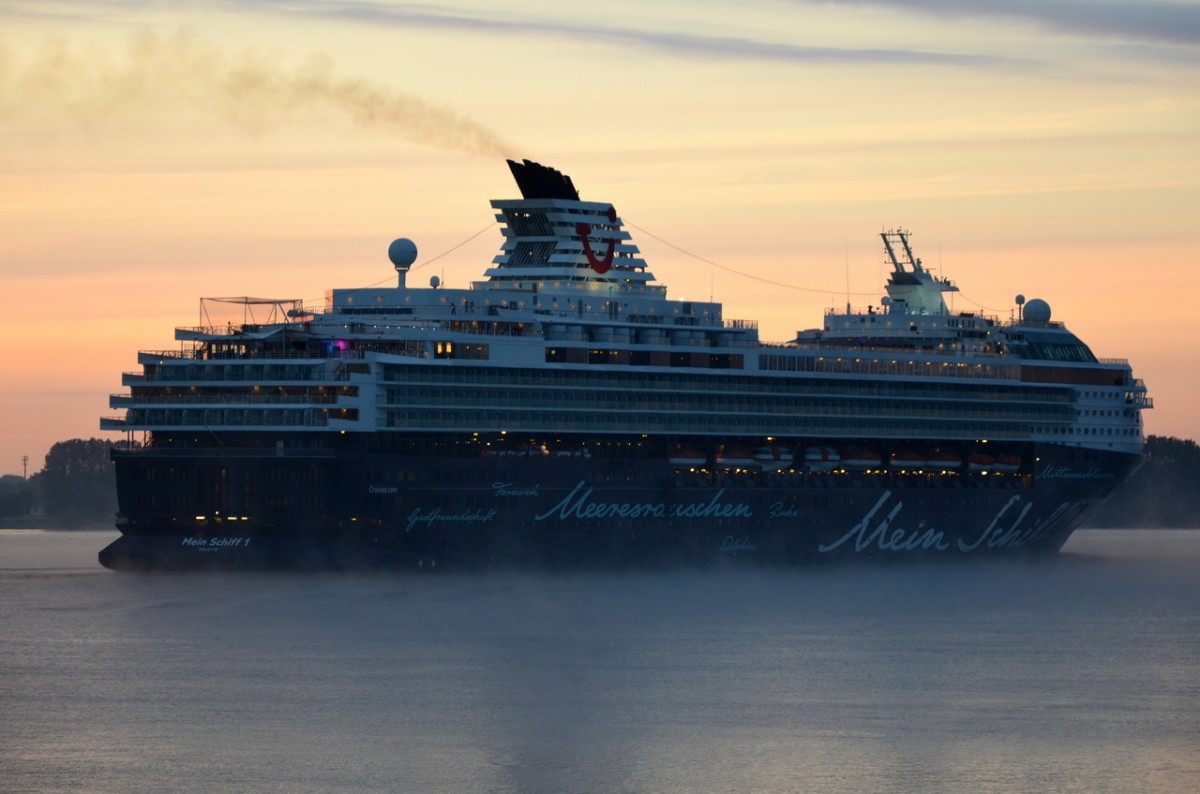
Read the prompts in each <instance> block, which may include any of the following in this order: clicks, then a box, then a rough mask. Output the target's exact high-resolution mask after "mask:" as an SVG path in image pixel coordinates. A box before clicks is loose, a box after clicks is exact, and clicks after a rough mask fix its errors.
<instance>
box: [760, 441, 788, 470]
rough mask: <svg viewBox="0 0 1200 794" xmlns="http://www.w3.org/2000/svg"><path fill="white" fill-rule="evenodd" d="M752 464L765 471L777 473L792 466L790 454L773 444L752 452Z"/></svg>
mask: <svg viewBox="0 0 1200 794" xmlns="http://www.w3.org/2000/svg"><path fill="white" fill-rule="evenodd" d="M754 462H755V463H757V464H758V465H759V466H761V467H762V468H764V469H766V470H767V471H779V470H780V469H786V468H787V467H789V466H791V465H792V453H790V452H788V451H787V450H786V449H783V448H782V447H777V446H775V445H774V444H768V445H766V446H763V447H759V448H758V449H756V450H754Z"/></svg>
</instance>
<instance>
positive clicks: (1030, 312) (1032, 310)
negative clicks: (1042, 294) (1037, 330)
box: [1024, 298, 1050, 323]
mask: <svg viewBox="0 0 1200 794" xmlns="http://www.w3.org/2000/svg"><path fill="white" fill-rule="evenodd" d="M1024 317H1025V320H1026V322H1031V323H1048V322H1050V304H1049V303H1046V302H1045V301H1044V300H1042V299H1041V298H1033V299H1032V300H1030V301H1029V302H1027V303H1026V304H1025V314H1024Z"/></svg>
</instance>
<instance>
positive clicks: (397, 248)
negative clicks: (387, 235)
mask: <svg viewBox="0 0 1200 794" xmlns="http://www.w3.org/2000/svg"><path fill="white" fill-rule="evenodd" d="M388 259H390V260H392V264H393V265H395V266H396V269H397V270H402V269H403V270H406V269H408V268H410V267H412V263H413V262H416V261H417V244H416V243H414V242H413V241H412V240H409V239H408V238H406V237H401V238H400V239H398V240H392V244H391V245H389V246H388Z"/></svg>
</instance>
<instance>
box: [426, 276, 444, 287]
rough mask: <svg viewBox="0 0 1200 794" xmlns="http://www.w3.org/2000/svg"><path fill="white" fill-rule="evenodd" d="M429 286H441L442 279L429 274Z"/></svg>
mask: <svg viewBox="0 0 1200 794" xmlns="http://www.w3.org/2000/svg"><path fill="white" fill-rule="evenodd" d="M429 286H431V287H433V288H434V289H437V288H438V287H440V286H442V280H441V279H440V278H438V277H437V276H430V277H429Z"/></svg>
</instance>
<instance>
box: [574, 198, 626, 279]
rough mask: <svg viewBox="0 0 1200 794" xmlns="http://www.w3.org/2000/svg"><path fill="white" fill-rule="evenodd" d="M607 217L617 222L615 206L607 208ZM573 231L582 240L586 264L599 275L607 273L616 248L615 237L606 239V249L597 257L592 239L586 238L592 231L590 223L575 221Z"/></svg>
mask: <svg viewBox="0 0 1200 794" xmlns="http://www.w3.org/2000/svg"><path fill="white" fill-rule="evenodd" d="M608 219H609V220H610V221H612V222H613V223H616V222H617V208H616V207H609V208H608ZM575 231H576V232H577V233H578V234H579V239H580V240H581V241H582V242H583V253H584V254H586V255H587V261H588V264H589V265H591V266H592V270H595V271H596V272H597V273H599V274H600V275H604V274H605V273H607V272H608V269H609V268H610V267H612V263H613V254H614V253H615V252H616V250H617V240H616V238H613V239H610V240H609V241H608V250H607V251H605V252H604V256H603V257H599V256H596V252H595V251H593V250H592V241H591V240H589V239H588V235H589V234H591V233H592V227H591V225H590V224H587V223H577V224H575Z"/></svg>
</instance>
